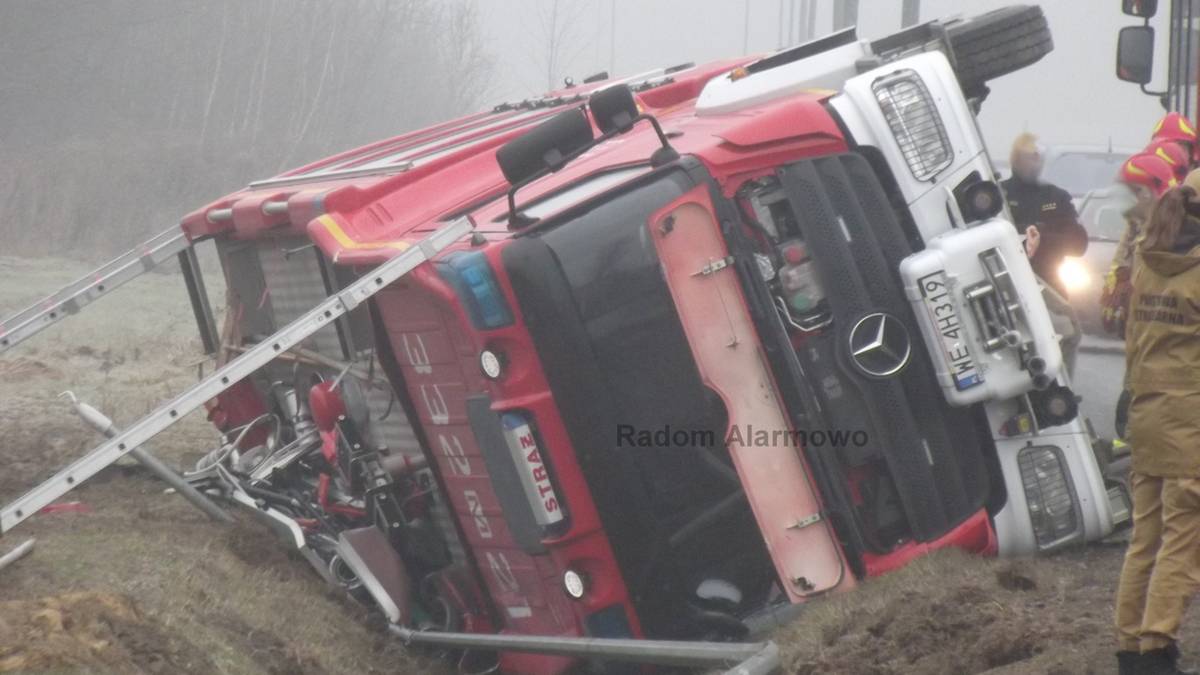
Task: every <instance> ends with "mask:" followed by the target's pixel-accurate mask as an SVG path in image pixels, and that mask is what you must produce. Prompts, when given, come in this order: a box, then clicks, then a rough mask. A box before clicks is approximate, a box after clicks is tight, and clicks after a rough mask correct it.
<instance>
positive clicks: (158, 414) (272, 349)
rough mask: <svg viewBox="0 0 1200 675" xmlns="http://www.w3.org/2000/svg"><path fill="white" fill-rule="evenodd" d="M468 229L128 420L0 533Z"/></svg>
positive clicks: (6, 516)
mask: <svg viewBox="0 0 1200 675" xmlns="http://www.w3.org/2000/svg"><path fill="white" fill-rule="evenodd" d="M471 230H472V227H471V223H470V221H468V220H467V219H466V218H461V219H459V220H456V221H454V222H452V223H449V224H447V225H445V226H443V227H442V228H440V229H438V230H436V231H435V232H433V233H432V234H430V235H429V236H428V237H426V238H425V239H422V240H421V241H420V242H417V243H416V244H415V245H414V246H413V247H411V248H409V249H406V250H405V251H404V252H402V253H400V254H399V255H397V256H396V257H394V258H392V259H391V260H389V261H387V262H385V263H383V264H382V265H379V266H378V267H376V268H375V269H374V270H372V271H370V272H369V273H367V274H364V275H363V276H362V277H360V278H359V279H358V280H357V281H355V282H354V283H352V284H350V285H349V286H347V287H346V288H345V289H344V290H342V291H340V292H338V293H337V294H335V295H332V296H330V297H329V298H328V299H326V300H325V301H324V302H322V303H320V304H318V305H317V306H316V307H313V308H312V309H311V310H309V311H308V312H307V313H305V314H304V315H302V316H301V317H300V318H298V319H296V320H295V321H293V322H292V323H290V324H288V325H286V326H284V327H283V328H281V329H280V330H279V331H277V332H276V333H275V334H274V335H271V336H270V337H268V338H266V339H265V340H263V341H262V342H259V343H258V344H257V345H255V346H254V347H252V348H251V349H249V350H247V351H246V352H245V353H243V354H242V355H241V356H239V357H238V358H236V359H234V360H232V361H230V362H229V363H227V364H226V365H225V366H223V367H221V368H219V369H217V370H216V371H215V372H213V373H212V374H211V375H209V376H208V377H207V378H205V379H203V380H201V381H200V382H198V383H197V384H195V385H194V386H192V387H191V388H190V389H188V390H187V391H185V392H183V393H182V394H180V395H179V396H177V397H175V398H174V399H172V400H170V401H168V402H167V403H165V404H163V405H162V406H160V407H159V408H158V409H157V410H155V411H154V412H152V413H150V414H149V415H147V416H146V417H143V418H142V419H140V420H138V421H137V422H135V423H134V424H132V425H130V426H129V427H127V428H126V429H125V430H124V431H122V432H121V433H119V434H117V435H116V436H113V437H112V438H111V439H109V440H108V441H107V442H105V443H103V444H101V445H99V446H97V447H96V448H95V449H93V450H92V451H91V452H89V453H88V454H86V455H84V456H83V457H81V458H79V459H77V460H76V461H75V462H73V463H71V464H70V465H69V466H67V467H66V468H65V469H63V470H61V471H59V472H58V473H57V474H55V475H54V476H53V477H52V478H50V479H49V480H47V481H46V482H44V483H42V484H41V485H39V486H37V487H36V488H34V489H33V490H30V491H29V492H28V493H26V494H25V495H24V496H22V497H21V498H19V499H17V500H16V501H14V502H12V503H11V504H9V505H7V506H5V507H4V508H3V509H0V534H3V533H4V532H7V531H8V530H11V529H12V528H13V527H14V526H15V525H17V524H18V523H20V522H21V521H23V520H25V519H26V518H28V517H29V516H31V515H33V514H34V513H36V512H37V511H38V510H39V509H41V508H43V507H45V506H46V505H48V504H49V503H51V502H53V501H54V500H55V499H58V498H59V497H61V496H62V495H64V494H66V493H67V492H69V491H70V490H71V489H73V488H74V487H75V486H76V485H79V484H80V483H82V482H83V481H85V480H87V479H88V478H90V477H92V476H94V475H95V474H96V473H97V472H98V471H100V470H101V469H103V468H104V467H106V466H108V465H109V464H112V463H113V462H115V461H117V460H118V459H120V458H121V457H123V456H125V455H126V454H128V453H129V452H130V451H131V450H132V449H133V448H136V447H138V446H139V445H142V444H143V443H145V442H147V441H149V440H150V439H151V438H154V436H156V435H158V434H159V433H161V432H162V431H163V430H165V429H167V428H169V427H171V426H172V425H173V424H175V423H176V422H178V421H179V420H181V419H183V418H184V417H185V416H186V415H187V414H188V413H190V412H192V411H193V410H196V409H197V408H199V407H201V406H202V405H204V403H205V401H209V400H211V399H212V398H214V397H215V396H217V395H219V394H221V393H222V392H224V391H225V390H226V389H228V388H229V387H231V386H233V385H235V384H237V383H238V382H239V381H241V380H243V379H245V378H246V377H248V376H250V375H251V374H253V373H254V372H255V371H256V370H258V369H259V368H262V367H263V366H265V365H266V364H268V363H270V362H271V361H272V360H273V359H274V358H275V357H276V356H278V355H280V354H282V353H283V352H285V351H287V350H288V349H290V348H292V347H294V346H295V345H297V344H299V343H300V341H302V340H304V339H305V338H307V337H308V336H310V335H312V334H313V333H315V332H317V331H318V330H320V329H321V328H323V327H325V326H327V325H329V324H330V323H331V322H333V321H335V320H337V318H338V317H340V316H342V315H344V314H346V313H348V312H350V310H352V309H354V308H355V307H357V306H358V305H359V304H361V303H363V302H365V301H366V300H368V299H369V298H370V297H371V296H373V295H375V294H376V293H378V292H379V291H381V290H383V289H384V288H386V287H387V286H388V285H389V284H391V283H392V282H394V281H396V280H397V279H399V278H400V277H402V276H404V275H405V274H408V273H409V272H410V271H412V270H413V269H414V268H416V267H417V266H418V265H420V264H421V263H424V262H425V261H427V260H430V259H432V258H433V257H434V256H435V255H437V254H438V252H440V251H441V250H442V249H444V248H446V247H447V246H450V245H451V244H453V243H454V242H455V241H457V240H458V239H460V238H462V237H463V236H464V235H466V234H468V233H470V232H471Z"/></svg>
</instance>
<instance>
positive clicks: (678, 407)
mask: <svg viewBox="0 0 1200 675" xmlns="http://www.w3.org/2000/svg"><path fill="white" fill-rule="evenodd" d="M694 184H695V183H694V180H693V179H692V178H691V176H689V175H688V173H687V172H685V171H683V170H677V171H672V172H670V173H668V174H666V175H662V176H660V177H658V178H657V179H655V180H653V181H650V182H646V183H642V184H641V185H640V186H638V187H634V188H633V189H628V190H625V191H623V192H622V193H621V194H619V195H617V196H615V197H613V198H611V199H608V200H606V201H601V202H600V203H598V204H596V205H594V206H593V207H591V208H587V209H585V210H583V211H582V212H577V213H568V214H565V217H564V218H563V219H562V220H561V221H559V222H558V223H551V224H550V226H549V228H548V229H544V230H543V231H541V232H540V233H538V234H537V235H535V236H529V237H523V238H520V239H518V240H517V241H515V242H513V244H512V245H511V246H509V247H508V248H507V249H506V251H505V254H504V263H505V269H506V271H507V272H508V274H509V278H510V280H511V281H512V284H513V289H514V290H515V291H516V294H517V299H518V302H519V304H520V306H521V309H522V313H523V315H524V316H525V320H526V323H527V325H528V327H529V331H530V333H531V335H532V337H533V340H534V343H535V345H536V347H537V351H538V356H539V358H540V360H541V361H542V365H543V368H544V369H545V371H546V375H547V378H548V379H549V381H550V385H551V388H552V389H553V390H554V397H555V402H556V403H557V405H558V408H559V410H560V412H561V414H562V417H563V422H564V424H565V425H566V427H567V430H568V433H569V435H570V437H571V440H572V444H573V445H574V449H575V452H576V454H577V456H578V457H579V461H580V464H581V465H582V466H583V468H584V471H585V473H586V476H587V481H588V486H589V488H590V490H591V492H592V497H593V499H594V500H595V501H596V503H597V506H598V507H599V510H600V513H601V520H602V522H603V524H604V526H605V530H606V531H607V534H608V536H609V539H610V540H611V541H612V543H613V547H614V549H615V552H616V555H617V557H618V562H619V563H620V564H621V567H622V572H623V574H624V576H625V579H626V582H627V583H628V584H629V585H630V591H631V596H632V597H634V598H640V602H639V600H635V602H636V603H638V604H639V605H640V609H639V613H640V614H641V615H642V619H643V622H644V623H646V622H648V623H650V624H651V625H650V627H649V629H650V630H653V629H654V624H655V623H657V622H656V620H655V614H657V613H659V612H661V613H662V615H663V616H662V619H663V621H664V623H665V622H670V623H675V622H676V621H677V619H678V617H679V611H680V606H681V604H686V603H680V602H679V601H680V600H683V599H685V598H688V597H689V596H691V594H692V591H694V586H693V587H691V588H689V587H687V586H686V585H687V584H689V583H693V582H694V580H695V579H698V578H706V577H705V575H716V576H719V577H720V578H722V579H725V580H727V581H729V582H730V583H733V584H734V585H736V586H738V587H739V588H740V589H741V590H742V592H743V594H744V595H745V596H747V597H750V596H753V595H756V594H760V593H761V594H763V595H765V594H766V593H767V592H768V591H769V586H770V584H771V583H772V582H773V580H774V573H773V568H772V567H771V563H770V559H769V558H768V557H767V555H766V551H765V546H764V544H763V543H762V538H761V536H759V534H758V528H757V526H756V525H755V523H754V520H753V516H752V514H751V513H750V510H749V507H748V506H747V505H746V502H745V500H744V499H740V498H739V495H740V494H741V484H740V482H739V481H738V479H737V475H736V473H735V472H734V471H733V469H732V465H731V463H730V460H729V454H728V451H727V450H726V448H725V444H724V440H723V439H724V433H725V427H726V424H727V416H726V413H725V409H724V406H723V405H722V403H721V401H720V398H719V397H718V396H717V395H716V394H715V393H714V392H712V391H711V390H710V389H708V388H707V387H705V386H704V384H703V383H702V381H701V379H700V375H699V372H698V370H697V368H696V364H695V362H694V360H693V357H692V352H691V349H690V347H689V345H688V342H687V339H686V337H685V335H684V332H683V327H682V325H681V323H680V320H679V317H678V315H677V313H676V310H675V306H674V303H673V301H672V298H671V295H670V291H669V289H668V287H667V285H666V282H665V280H664V278H663V273H662V269H661V264H660V262H659V260H658V256H657V254H656V252H655V247H654V243H653V241H652V240H651V235H650V231H649V227H648V225H647V223H648V221H649V220H650V217H651V215H652V214H653V213H654V212H656V211H658V210H659V209H661V208H662V207H664V206H666V205H667V204H669V203H670V202H672V201H674V200H675V199H676V198H678V197H679V196H681V195H683V194H684V192H686V191H687V190H689V189H690V188H692V187H693V185H694ZM567 501H568V504H569V502H570V497H569V496H568V497H567ZM734 557H738V558H741V559H742V563H740V564H732V563H731V559H732V558H734ZM664 596H666V597H664ZM671 613H674V616H671ZM659 628H660V629H661V630H663V631H665V632H671V631H673V630H677V627H673V628H671V629H668V628H666V627H665V626H663V625H660V626H659Z"/></svg>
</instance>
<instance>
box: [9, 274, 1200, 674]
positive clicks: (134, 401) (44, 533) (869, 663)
mask: <svg viewBox="0 0 1200 675" xmlns="http://www.w3.org/2000/svg"><path fill="white" fill-rule="evenodd" d="M81 271H82V268H81V267H80V266H79V265H78V264H76V263H71V262H68V261H59V260H35V261H24V260H17V259H13V258H4V257H0V315H3V314H6V313H8V312H11V311H13V310H15V309H18V308H19V307H20V306H23V305H24V304H25V303H26V302H28V301H31V300H33V299H35V298H36V297H38V296H39V295H41V294H43V293H44V292H46V291H48V290H51V289H53V288H55V287H57V286H58V285H60V284H61V283H63V282H66V281H69V280H70V279H71V278H73V277H74V276H75V275H76V274H78V273H79V272H81ZM208 280H209V283H210V291H211V292H212V296H213V298H214V299H216V298H219V297H220V296H221V292H222V290H221V289H220V288H219V287H214V286H215V283H216V282H218V281H219V279H218V275H216V274H210V275H208ZM220 304H221V303H214V305H220ZM195 334H196V331H195V327H194V322H193V319H192V316H191V312H190V309H189V306H188V304H187V301H186V295H185V291H184V289H183V284H182V281H181V279H180V277H179V276H178V275H177V274H174V273H164V274H150V275H147V276H146V277H143V278H142V279H139V280H138V281H136V282H133V283H132V284H130V285H129V286H127V287H125V288H124V289H122V291H121V292H119V293H117V294H115V295H114V296H113V297H111V298H106V299H104V300H102V301H100V302H99V303H97V304H96V305H94V306H93V307H91V308H90V309H89V311H87V312H85V313H84V314H83V315H81V316H79V317H72V318H71V319H69V320H67V321H65V322H63V323H62V324H60V325H58V326H56V327H54V328H52V329H50V330H48V331H46V332H44V333H42V334H41V335H39V336H38V337H37V338H35V339H33V340H31V341H30V342H28V343H26V344H23V345H21V346H19V347H17V348H16V349H13V350H11V351H10V352H9V353H8V354H6V355H4V356H0V432H2V433H0V467H2V468H0V501H4V502H7V501H8V500H10V499H12V498H14V497H16V496H18V495H19V494H20V493H21V492H22V491H24V490H25V489H28V488H30V487H32V486H33V485H35V484H36V482H37V481H39V480H41V479H43V478H45V477H47V476H49V475H50V474H51V473H53V471H55V470H56V469H58V468H60V467H62V466H64V465H65V464H67V463H68V462H69V461H70V460H72V459H74V458H76V457H78V456H80V455H82V454H83V453H84V452H86V451H87V450H88V449H89V448H91V447H94V445H95V444H96V443H97V442H98V437H97V435H96V434H95V433H94V432H92V431H91V430H89V429H86V428H85V427H84V426H83V424H82V422H80V421H79V420H78V419H77V418H76V416H75V415H74V413H73V412H72V411H71V409H70V407H69V406H68V405H67V404H66V402H65V401H63V400H61V399H59V398H58V395H59V393H60V392H62V391H64V390H68V389H69V390H72V391H74V392H75V393H76V394H77V395H79V396H80V398H82V399H84V400H86V401H89V402H90V403H92V404H94V405H96V406H97V407H98V408H100V409H101V410H103V411H104V412H106V413H108V414H109V415H111V416H112V417H113V418H114V419H115V420H116V421H117V423H118V424H128V423H130V422H132V421H134V420H135V419H137V418H138V417H139V416H141V415H143V414H144V413H146V412H148V411H149V410H151V409H153V407H154V406H155V404H156V403H158V402H160V401H161V400H163V399H165V398H167V397H168V396H169V395H171V394H173V393H176V392H178V391H180V390H182V389H183V388H185V387H186V386H187V385H188V384H190V383H192V382H194V381H195V379H196V377H197V366H198V364H199V363H200V362H201V359H200V357H199V355H200V352H201V350H200V344H199V341H198V339H197V338H196V337H195ZM214 439H215V434H214V433H213V431H212V429H211V428H210V427H209V425H208V424H207V423H206V422H205V421H204V419H202V415H201V414H194V415H192V416H191V417H189V418H187V419H184V420H183V421H182V422H180V423H179V424H177V425H176V426H175V427H173V428H172V429H171V430H170V431H168V432H166V433H164V434H163V435H161V436H160V437H159V438H157V439H155V441H154V443H153V446H152V447H153V450H154V451H155V453H156V454H157V455H158V456H159V457H161V458H162V459H164V460H166V461H168V462H169V463H175V464H179V465H190V464H191V463H192V462H193V461H194V460H195V458H196V457H198V456H199V455H200V454H202V453H203V452H205V451H206V450H208V449H209V447H210V444H211V443H213V442H214ZM66 499H67V500H78V501H81V502H82V503H83V504H84V505H85V506H86V508H87V509H88V512H86V513H55V514H41V515H37V516H35V517H33V518H31V519H29V520H28V521H26V522H25V523H24V524H23V525H21V526H20V527H19V528H18V529H17V530H16V531H15V532H13V533H11V535H10V536H6V537H5V538H4V540H3V541H0V549H2V550H7V549H9V548H11V547H12V546H15V545H16V544H18V543H19V542H21V541H24V539H25V538H26V537H29V536H36V537H37V539H38V543H37V548H36V549H35V551H34V553H33V554H32V555H31V556H29V557H28V558H26V559H24V560H21V561H20V562H18V563H16V564H15V565H14V566H12V567H10V568H8V569H5V570H4V571H2V572H0V672H77V673H85V672H86V673H91V672H116V673H138V672H142V673H238V674H241V673H271V674H276V673H278V674H284V673H287V674H291V673H403V672H428V671H429V670H439V669H440V670H446V671H449V670H450V667H449V666H448V665H445V664H443V663H441V662H438V661H431V660H429V659H427V658H421V657H418V656H415V655H413V654H411V653H409V652H406V651H405V650H404V649H403V648H402V647H400V646H399V645H398V644H397V643H396V642H395V641H394V640H392V639H390V638H389V637H388V636H387V635H386V633H384V632H383V630H382V626H381V625H380V623H379V620H378V619H373V618H372V617H371V615H370V614H369V613H368V612H367V611H366V610H364V609H363V608H362V607H360V606H358V605H356V604H354V603H352V602H350V601H349V600H346V599H345V598H344V597H343V596H342V595H341V594H340V593H338V592H335V591H333V590H331V589H330V588H328V587H327V586H326V585H325V584H324V583H323V582H322V581H321V580H319V579H318V578H317V577H316V575H315V574H314V573H312V572H311V571H310V570H309V569H308V567H307V565H306V563H304V562H303V561H301V560H299V559H297V558H294V557H290V556H289V555H288V554H287V553H285V551H284V549H283V547H282V546H281V545H280V544H279V543H278V542H277V541H275V540H274V539H273V537H272V536H271V534H270V533H269V532H267V531H266V530H264V529H261V528H260V527H258V526H257V525H255V524H253V523H250V522H244V521H239V522H238V524H236V525H233V526H229V525H220V524H216V523H212V522H209V521H208V520H206V519H205V518H204V516H202V515H201V514H200V513H199V512H197V511H195V510H194V509H192V508H191V507H190V506H189V505H188V504H186V503H185V502H183V501H182V500H181V499H180V498H178V497H176V496H174V495H168V494H164V493H163V489H162V485H161V484H159V483H158V482H156V481H155V480H153V479H152V478H150V477H149V476H148V475H147V474H146V473H145V472H144V471H143V470H142V469H141V468H140V467H139V466H138V465H136V464H132V463H129V462H127V461H123V462H122V463H121V464H120V465H119V466H116V467H114V468H112V469H110V470H108V471H105V472H104V473H102V474H101V475H99V476H97V477H96V478H94V479H93V480H91V481H89V482H88V483H87V484H86V485H84V486H82V487H81V488H79V489H77V490H76V491H74V492H72V493H71V494H70V495H68V497H67V498H66ZM1121 555H1122V549H1121V547H1120V545H1119V544H1118V545H1111V544H1110V545H1100V546H1093V547H1089V548H1086V549H1079V550H1074V551H1068V552H1066V553H1063V554H1060V555H1058V556H1055V557H1051V558H1048V559H1042V560H982V559H979V558H972V557H968V556H965V555H959V554H956V553H952V552H951V553H946V554H942V555H937V556H931V557H929V558H925V559H922V560H920V561H918V562H917V563H915V564H913V565H911V566H910V567H908V568H906V569H904V570H901V571H900V572H898V573H895V574H892V575H888V576H886V577H883V578H880V579H876V580H872V581H868V582H866V583H865V584H863V586H862V588H860V589H859V590H858V591H855V592H853V593H849V594H845V595H842V596H839V597H836V598H831V599H826V600H821V601H818V602H815V603H813V604H812V605H811V607H810V608H809V609H808V610H807V611H806V612H805V613H804V614H803V616H802V617H801V618H800V619H799V620H798V621H797V622H796V623H795V624H793V625H791V626H789V627H787V628H786V629H785V630H783V631H781V632H780V633H779V634H777V635H776V636H775V639H776V640H777V641H778V642H779V643H780V646H781V648H782V650H783V652H784V657H785V659H786V663H787V666H788V668H787V670H788V672H796V673H813V674H815V673H851V674H856V675H857V674H867V675H891V674H900V673H983V672H987V673H1054V674H1055V675H1068V674H1075V673H1110V672H1115V667H1114V666H1115V661H1114V659H1113V657H1112V652H1113V650H1114V646H1113V639H1112V634H1111V618H1110V617H1111V614H1112V597H1113V593H1114V590H1115V586H1116V577H1117V573H1118V570H1119V568H1120V562H1121ZM1184 644H1185V645H1195V644H1200V630H1196V627H1195V626H1188V627H1187V632H1186V633H1185V641H1184Z"/></svg>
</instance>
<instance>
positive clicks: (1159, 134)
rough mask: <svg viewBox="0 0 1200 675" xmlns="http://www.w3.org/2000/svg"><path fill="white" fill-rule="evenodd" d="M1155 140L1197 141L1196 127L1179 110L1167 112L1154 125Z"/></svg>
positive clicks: (1190, 142)
mask: <svg viewBox="0 0 1200 675" xmlns="http://www.w3.org/2000/svg"><path fill="white" fill-rule="evenodd" d="M1150 140H1153V141H1176V142H1181V143H1189V144H1193V145H1194V144H1195V143H1196V128H1195V127H1193V126H1192V123H1191V121H1190V120H1188V118H1186V117H1184V116H1183V115H1180V114H1179V113H1177V112H1172V113H1167V114H1166V115H1164V116H1163V118H1162V119H1161V120H1159V121H1158V124H1156V125H1155V126H1154V135H1153V136H1151V137H1150Z"/></svg>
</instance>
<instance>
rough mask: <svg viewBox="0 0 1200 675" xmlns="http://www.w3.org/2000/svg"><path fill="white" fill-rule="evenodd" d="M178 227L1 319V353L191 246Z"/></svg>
mask: <svg viewBox="0 0 1200 675" xmlns="http://www.w3.org/2000/svg"><path fill="white" fill-rule="evenodd" d="M190 245H191V244H190V242H188V239H187V236H186V235H185V234H184V233H183V231H182V230H180V229H179V227H178V226H176V227H172V228H171V229H169V230H167V231H166V232H162V233H160V234H158V235H156V236H155V237H153V238H151V239H149V240H148V241H146V242H143V243H142V244H141V245H140V246H137V247H135V248H133V249H130V250H129V251H126V252H125V253H123V254H121V255H120V256H118V257H116V258H114V259H112V260H110V261H108V262H107V263H104V264H103V265H101V266H100V267H98V268H96V269H94V270H92V271H91V272H88V273H87V274H85V275H83V276H82V277H80V278H78V279H76V280H75V281H73V282H71V283H69V284H67V285H66V286H63V287H62V288H60V289H58V290H57V291H55V292H54V293H52V294H51V295H49V296H47V297H45V298H42V299H41V300H39V301H37V302H35V303H33V304H32V305H30V306H28V307H26V308H25V309H23V310H21V311H19V312H17V313H16V314H13V315H11V316H7V317H5V318H3V319H0V354H3V353H4V352H6V351H8V350H9V349H11V348H13V347H15V346H17V345H18V344H20V343H21V342H23V341H25V340H27V339H29V338H31V337H33V336H34V335H36V334H37V333H38V332H40V331H41V330H43V329H45V328H48V327H50V326H52V325H54V324H55V323H58V322H59V321H61V320H62V319H63V318H65V317H66V316H67V315H70V314H75V313H76V312H78V311H79V310H80V309H82V308H83V307H84V306H85V305H88V304H90V303H91V302H92V301H94V300H96V299H98V298H100V297H101V296H103V295H105V294H106V293H108V292H109V291H111V290H113V289H114V288H117V287H118V286H120V285H121V284H124V283H125V282H127V281H129V280H131V279H134V278H137V277H139V276H141V275H142V274H144V273H146V272H148V271H150V270H152V269H154V268H155V267H157V266H158V265H159V264H161V263H162V262H164V261H166V260H167V259H168V258H170V257H172V256H174V255H175V254H177V253H179V252H180V251H183V250H185V249H186V248H187V247H188V246H190Z"/></svg>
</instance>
